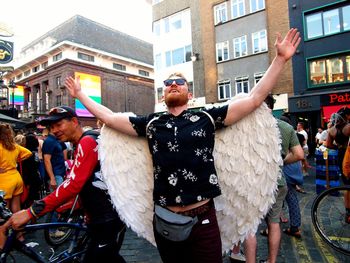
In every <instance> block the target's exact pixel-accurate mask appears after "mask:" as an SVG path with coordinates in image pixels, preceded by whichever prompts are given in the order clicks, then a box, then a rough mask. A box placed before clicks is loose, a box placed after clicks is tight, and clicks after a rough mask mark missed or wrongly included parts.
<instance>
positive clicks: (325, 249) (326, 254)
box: [312, 227, 339, 263]
mask: <svg viewBox="0 0 350 263" xmlns="http://www.w3.org/2000/svg"><path fill="white" fill-rule="evenodd" d="M312 234H313V236H314V239H315V240H316V244H317V246H318V247H319V251H320V253H321V256H323V258H325V259H326V260H327V262H332V263H338V262H339V260H338V259H337V258H335V257H334V256H333V255H332V253H331V252H330V250H329V249H331V248H330V247H329V246H328V245H327V244H326V242H325V241H323V239H322V238H321V237H320V235H319V234H318V233H317V232H316V230H315V228H314V227H312Z"/></svg>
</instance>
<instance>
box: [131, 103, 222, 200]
mask: <svg viewBox="0 0 350 263" xmlns="http://www.w3.org/2000/svg"><path fill="white" fill-rule="evenodd" d="M227 108H228V106H227V105H226V106H223V107H217V108H211V109H206V110H203V111H205V112H206V113H208V114H209V115H210V116H211V118H210V117H209V116H208V114H206V113H204V112H203V111H198V112H195V111H190V110H185V111H183V112H182V113H181V114H180V115H179V116H174V115H172V114H169V113H162V114H151V115H148V116H141V117H130V122H131V123H132V125H133V127H134V129H135V130H136V131H137V133H138V135H139V136H146V137H147V139H148V145H149V150H150V152H151V154H152V158H153V169H154V191H153V199H154V202H155V203H156V204H159V205H161V206H174V205H180V206H185V205H190V204H194V203H197V202H199V201H202V200H205V199H209V198H214V197H216V196H218V195H220V194H221V190H220V186H219V184H218V178H217V175H216V171H215V166H214V158H213V149H214V136H215V129H217V128H221V127H223V126H224V124H223V122H224V120H225V118H226V114H227ZM213 122H214V123H213ZM214 124H215V126H214Z"/></svg>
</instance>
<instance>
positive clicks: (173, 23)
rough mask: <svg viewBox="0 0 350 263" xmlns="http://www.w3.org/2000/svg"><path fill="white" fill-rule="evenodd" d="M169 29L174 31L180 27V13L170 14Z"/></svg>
mask: <svg viewBox="0 0 350 263" xmlns="http://www.w3.org/2000/svg"><path fill="white" fill-rule="evenodd" d="M169 22H170V31H176V30H178V29H181V28H182V15H181V13H178V14H175V15H172V16H171V17H170V20H169Z"/></svg>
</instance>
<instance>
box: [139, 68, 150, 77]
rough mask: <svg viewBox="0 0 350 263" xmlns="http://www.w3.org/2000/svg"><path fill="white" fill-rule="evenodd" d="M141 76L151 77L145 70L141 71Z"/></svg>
mask: <svg viewBox="0 0 350 263" xmlns="http://www.w3.org/2000/svg"><path fill="white" fill-rule="evenodd" d="M138 72H139V75H140V76H143V77H149V71H147V70H144V69H139V71H138Z"/></svg>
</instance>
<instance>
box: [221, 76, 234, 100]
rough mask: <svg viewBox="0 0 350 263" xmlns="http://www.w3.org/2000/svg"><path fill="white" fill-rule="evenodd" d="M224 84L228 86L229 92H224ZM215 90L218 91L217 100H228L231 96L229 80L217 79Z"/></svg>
mask: <svg viewBox="0 0 350 263" xmlns="http://www.w3.org/2000/svg"><path fill="white" fill-rule="evenodd" d="M226 86H228V90H229V94H226V91H227V89H226V88H227V87H226ZM221 87H223V88H222V90H223V93H224V94H222V96H221V90H220V88H221ZM217 91H218V100H219V101H223V100H228V99H230V98H232V87H231V80H222V81H219V82H218V83H217Z"/></svg>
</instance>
